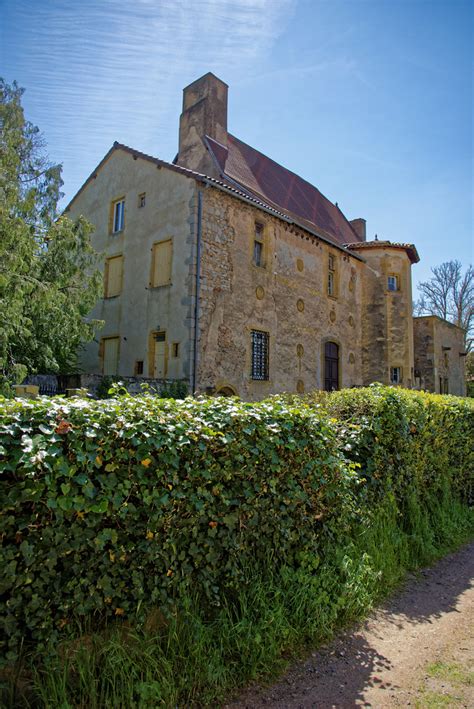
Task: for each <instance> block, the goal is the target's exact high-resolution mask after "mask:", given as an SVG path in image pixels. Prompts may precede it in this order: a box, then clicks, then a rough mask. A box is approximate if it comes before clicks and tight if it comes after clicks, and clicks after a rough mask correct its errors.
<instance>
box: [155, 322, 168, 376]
mask: <svg viewBox="0 0 474 709" xmlns="http://www.w3.org/2000/svg"><path fill="white" fill-rule="evenodd" d="M153 365H154V375H153V376H154V377H155V379H164V378H165V377H166V333H165V332H157V333H156V334H155V352H154V361H153Z"/></svg>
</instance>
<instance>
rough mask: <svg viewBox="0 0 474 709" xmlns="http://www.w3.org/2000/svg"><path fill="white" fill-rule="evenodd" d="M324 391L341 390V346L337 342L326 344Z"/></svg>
mask: <svg viewBox="0 0 474 709" xmlns="http://www.w3.org/2000/svg"><path fill="white" fill-rule="evenodd" d="M324 389H325V390H326V391H334V390H336V389H339V345H337V344H336V342H326V343H325V344H324Z"/></svg>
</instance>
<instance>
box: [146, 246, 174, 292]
mask: <svg viewBox="0 0 474 709" xmlns="http://www.w3.org/2000/svg"><path fill="white" fill-rule="evenodd" d="M172 258H173V242H172V240H171V239H168V240H167V241H160V242H158V243H157V244H154V245H153V251H152V259H151V282H150V285H151V287H152V288H157V287H158V286H168V285H170V283H171V262H172Z"/></svg>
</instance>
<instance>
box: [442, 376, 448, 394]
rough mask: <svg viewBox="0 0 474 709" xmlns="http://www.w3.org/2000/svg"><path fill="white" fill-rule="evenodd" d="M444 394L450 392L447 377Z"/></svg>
mask: <svg viewBox="0 0 474 709" xmlns="http://www.w3.org/2000/svg"><path fill="white" fill-rule="evenodd" d="M443 394H449V381H448V379H447V378H446V377H445V378H444V387H443Z"/></svg>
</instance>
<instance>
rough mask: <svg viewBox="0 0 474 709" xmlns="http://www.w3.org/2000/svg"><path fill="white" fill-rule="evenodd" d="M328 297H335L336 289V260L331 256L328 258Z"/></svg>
mask: <svg viewBox="0 0 474 709" xmlns="http://www.w3.org/2000/svg"><path fill="white" fill-rule="evenodd" d="M328 295H330V296H332V297H333V298H335V297H336V295H337V289H336V258H335V256H334V255H333V254H329V256H328Z"/></svg>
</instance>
